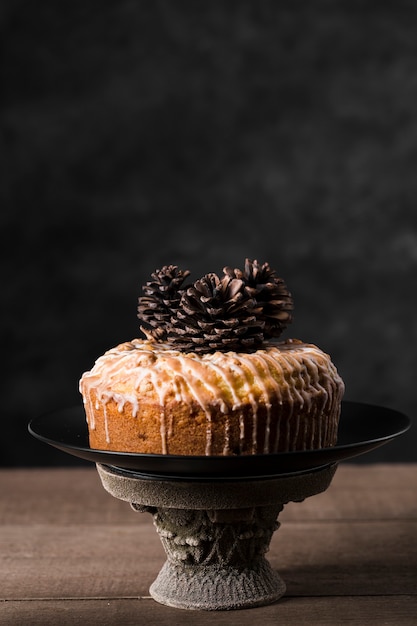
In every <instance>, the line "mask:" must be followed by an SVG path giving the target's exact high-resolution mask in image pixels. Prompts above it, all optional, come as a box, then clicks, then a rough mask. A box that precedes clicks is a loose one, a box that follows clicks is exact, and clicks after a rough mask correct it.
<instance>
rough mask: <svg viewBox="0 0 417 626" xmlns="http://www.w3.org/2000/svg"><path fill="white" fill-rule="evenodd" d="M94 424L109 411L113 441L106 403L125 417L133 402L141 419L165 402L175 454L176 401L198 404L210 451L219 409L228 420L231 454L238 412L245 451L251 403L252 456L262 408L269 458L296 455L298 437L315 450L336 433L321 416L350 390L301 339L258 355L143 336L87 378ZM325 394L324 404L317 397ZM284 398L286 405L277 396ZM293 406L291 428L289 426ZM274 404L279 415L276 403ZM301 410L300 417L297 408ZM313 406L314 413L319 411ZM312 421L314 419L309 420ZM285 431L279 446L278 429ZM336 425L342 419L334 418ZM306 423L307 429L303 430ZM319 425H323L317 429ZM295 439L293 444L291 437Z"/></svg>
mask: <svg viewBox="0 0 417 626" xmlns="http://www.w3.org/2000/svg"><path fill="white" fill-rule="evenodd" d="M80 391H81V393H82V395H83V400H84V405H85V411H86V416H87V421H88V424H89V427H90V428H91V429H94V428H96V419H95V410H94V407H95V408H96V410H99V409H100V408H101V407H102V408H103V415H104V427H105V435H106V441H107V442H108V443H110V442H111V435H110V433H109V430H108V422H107V410H106V405H107V404H108V403H109V402H110V401H113V402H115V403H116V405H117V410H118V411H119V412H123V411H124V409H125V407H126V405H128V404H129V405H130V407H131V413H132V415H133V416H134V417H138V416H140V414H141V405H142V403H145V402H146V399H147V398H154V396H155V394H156V396H157V398H158V402H159V406H160V435H161V447H162V452H163V453H167V452H168V451H169V439H170V437H171V436H172V434H173V432H174V430H175V423H174V422H173V419H172V416H170V417H169V420H168V418H167V414H166V404H167V401H168V400H171V401H173V400H175V401H176V402H181V403H184V404H185V405H186V406H187V405H190V404H191V403H192V402H194V403H197V404H198V406H199V407H200V408H201V409H202V411H203V413H204V415H205V418H206V450H205V452H206V454H207V455H209V454H211V451H212V443H213V442H212V437H213V433H212V419H213V418H212V411H213V410H214V408H215V407H218V409H219V410H220V411H221V413H223V414H224V415H225V428H224V446H223V452H224V454H229V453H231V452H232V451H231V450H230V428H231V422H230V420H231V414H232V413H234V414H235V417H234V419H238V420H239V433H240V435H239V436H240V452H242V450H243V444H244V442H245V439H246V437H245V435H246V433H245V427H246V419H245V414H244V410H247V409H245V407H247V405H248V403H249V405H250V407H251V419H252V434H251V437H252V452H254V451H256V450H257V445H258V442H257V430H258V420H259V417H260V413H259V407H262V411H265V412H266V418H265V420H266V421H265V425H264V426H265V428H264V430H265V439H264V442H263V451H264V453H267V452H273V451H277V450H278V448H279V449H282V443H283V438H284V440H285V449H287V450H289V449H292V447H293V446H294V444H295V441H296V440H297V438H298V437H302V438H303V440H304V441H305V442H306V446H307V447H317V445H321V442H322V441H327V440H329V438H331V437H332V436H334V434H335V433H334V428H335V424H333V425H332V426H331V427H330V428H331V430H329V431H328V432H321V420H320V419H319V414H320V413H321V412H323V411H325V412H326V413H329V414H333V413H336V412H337V410H338V406H339V405H340V401H341V398H342V395H343V391H344V385H343V382H342V380H341V378H340V376H339V375H338V374H337V371H336V368H335V367H334V365H333V364H332V362H331V360H330V357H329V356H328V355H327V354H325V353H324V352H322V351H321V350H320V349H319V348H317V347H316V346H313V345H311V344H304V343H301V342H298V341H288V342H283V343H278V344H270V345H267V346H266V347H264V348H263V349H261V350H258V351H257V352H254V353H235V352H228V353H221V352H215V353H209V354H204V355H203V356H198V355H196V354H193V353H191V354H185V353H181V352H179V351H177V350H173V349H171V348H170V347H169V346H167V345H165V344H159V343H154V342H152V341H149V340H141V339H135V340H133V341H132V342H127V343H124V344H121V345H120V346H117V347H115V348H113V349H111V350H109V351H108V352H106V353H105V354H104V355H103V356H101V357H99V358H98V359H97V361H96V363H95V365H94V367H93V368H92V369H91V371H89V372H85V373H84V374H83V376H82V378H81V380H80ZM316 395H320V398H322V401H321V403H320V405H319V406H318V407H316V404H317V403H312V398H313V397H314V396H316ZM274 398H275V399H276V403H277V405H278V408H277V407H276V406H275V404H276V403H274V402H273V399H274ZM284 404H285V419H286V429H285V433H283V429H282V426H283V424H281V421H282V411H283V410H284V409H282V411H281V409H280V408H279V407H283V406H284ZM272 405H274V407H275V408H274V414H273V413H272V408H271V406H272ZM295 406H296V407H297V411H296V412H295V413H294V407H295ZM313 407H316V408H314V410H313ZM305 416H308V419H302V420H301V417H305ZM272 420H273V421H274V429H275V432H276V433H277V434H276V436H275V438H274V441H271V426H272ZM333 422H335V420H333ZM300 423H303V424H304V432H303V433H300V432H299V431H300ZM316 426H318V427H317V428H316ZM290 437H291V439H290Z"/></svg>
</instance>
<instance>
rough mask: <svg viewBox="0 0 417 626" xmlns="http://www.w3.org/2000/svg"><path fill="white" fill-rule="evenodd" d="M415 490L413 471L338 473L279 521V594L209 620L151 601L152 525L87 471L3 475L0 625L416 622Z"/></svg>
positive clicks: (156, 551)
mask: <svg viewBox="0 0 417 626" xmlns="http://www.w3.org/2000/svg"><path fill="white" fill-rule="evenodd" d="M416 493H417V468H416V466H415V465H372V466H355V465H349V464H346V465H343V466H341V467H339V468H338V470H337V472H336V475H335V477H334V479H333V483H332V485H331V486H330V488H329V489H328V490H327V491H326V492H325V493H323V494H320V495H318V496H314V497H312V498H309V499H307V500H306V501H304V502H302V503H290V504H288V505H287V506H286V508H285V509H284V511H283V512H282V514H281V515H280V518H279V519H280V521H281V522H282V524H281V528H280V529H279V530H278V531H277V532H276V533H275V534H274V537H273V539H272V542H271V549H270V552H269V554H268V558H269V560H270V562H271V564H272V566H273V567H274V569H276V570H278V571H279V572H280V574H281V576H282V577H283V578H284V580H285V581H286V584H287V594H286V596H285V597H284V598H283V599H282V600H281V601H280V602H278V603H277V604H275V605H271V606H268V607H262V608H258V609H252V610H250V611H246V610H245V611H238V612H230V613H216V614H215V615H214V614H211V613H198V614H196V613H194V612H184V611H178V610H175V609H170V608H168V607H163V606H160V605H158V604H156V603H155V602H154V601H153V600H152V599H151V598H150V597H149V591H148V589H149V585H150V584H151V583H152V582H153V580H154V578H155V577H156V575H157V573H158V572H159V569H160V568H161V566H162V564H163V562H164V561H165V553H164V551H163V549H162V546H161V543H160V541H159V537H158V535H157V533H156V531H155V529H154V526H153V523H152V518H151V516H150V515H149V514H143V513H136V512H134V511H133V510H132V509H131V508H130V507H129V505H128V504H127V503H124V502H121V501H118V500H116V499H114V498H113V497H111V496H110V495H109V494H107V493H106V492H105V491H104V489H103V488H102V486H101V484H100V481H99V479H98V476H97V472H96V470H95V468H87V469H85V468H74V469H68V468H67V469H18V470H2V471H0V624H5V625H6V624H7V626H9V625H12V624H19V625H21V624H25V623H29V621H28V620H29V616H30V623H31V624H33V625H36V624H42V625H44V626H47V625H48V624H56V623H58V622H57V621H56V620H57V619H58V616H59V623H60V624H64V625H65V624H68V625H70V624H78V623H85V624H88V625H89V624H95V623H97V624H100V626H105V625H106V624H117V625H118V626H123V625H124V624H140V623H146V624H152V623H155V624H156V623H158V624H165V623H168V622H169V623H170V624H175V623H181V624H187V623H198V624H208V623H213V624H214V623H216V624H235V623H238V622H239V623H241V624H245V623H248V624H249V623H251V624H252V623H253V619H254V617H255V615H256V619H258V618H259V619H260V620H261V622H262V623H264V624H273V623H274V624H276V623H277V622H278V621H279V623H280V624H286V623H288V624H307V623H308V624H312V625H314V624H332V625H335V624H338V623H341V622H343V621H349V623H353V624H381V623H385V624H395V625H396V626H397V625H398V624H414V623H415V617H414V616H415V614H416V611H417V504H416ZM179 616H180V617H181V621H180V622H178V621H176V620H179ZM382 620H383V621H382Z"/></svg>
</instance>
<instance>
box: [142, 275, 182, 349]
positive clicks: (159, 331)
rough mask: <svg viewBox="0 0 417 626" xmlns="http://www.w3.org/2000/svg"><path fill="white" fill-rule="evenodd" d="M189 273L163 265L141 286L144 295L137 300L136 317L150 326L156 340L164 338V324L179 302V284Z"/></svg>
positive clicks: (167, 322)
mask: <svg viewBox="0 0 417 626" xmlns="http://www.w3.org/2000/svg"><path fill="white" fill-rule="evenodd" d="M189 274H190V272H189V271H188V270H185V271H182V270H180V269H178V267H177V266H176V265H165V266H164V267H163V268H162V269H161V270H156V271H155V272H153V273H152V274H151V277H152V279H153V280H151V281H148V282H147V283H146V285H145V286H144V287H143V288H142V289H143V292H144V294H145V295H144V296H141V297H140V298H139V301H138V317H139V319H140V320H142V321H143V322H145V323H146V324H149V325H150V326H151V327H152V329H151V331H150V333H149V334H150V335H151V336H152V337H153V338H154V339H156V340H157V341H163V340H164V339H165V338H166V324H169V320H170V318H171V315H172V311H173V310H175V309H176V308H177V307H178V305H179V303H180V300H181V286H182V284H183V282H184V280H185V279H186V278H187V276H189Z"/></svg>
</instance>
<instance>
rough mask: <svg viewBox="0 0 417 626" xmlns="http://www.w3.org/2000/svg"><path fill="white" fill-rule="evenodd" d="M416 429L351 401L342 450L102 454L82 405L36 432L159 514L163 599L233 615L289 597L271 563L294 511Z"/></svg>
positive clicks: (35, 427)
mask: <svg viewBox="0 0 417 626" xmlns="http://www.w3.org/2000/svg"><path fill="white" fill-rule="evenodd" d="M409 427H410V420H409V419H408V418H407V417H406V416H404V415H403V414H401V413H398V412H397V411H393V410H391V409H385V408H382V407H375V406H372V405H363V404H359V403H348V402H344V403H342V416H341V420H340V428H339V439H338V445H337V446H334V447H333V448H325V449H322V450H312V451H305V452H288V453H282V454H269V455H254V456H250V457H180V456H167V455H140V454H132V453H118V452H105V451H100V450H93V449H91V448H90V447H89V445H88V433H87V428H86V424H85V417H84V411H83V408H82V407H76V408H72V409H65V410H63V411H60V412H58V413H54V414H48V415H44V416H41V417H40V418H37V419H35V420H33V421H32V422H31V423H30V425H29V431H30V432H31V433H32V434H33V435H34V436H35V437H37V438H38V439H40V440H41V441H43V442H45V443H48V444H50V445H53V446H55V447H57V448H59V449H61V450H64V451H65V452H69V453H70V454H73V455H76V456H79V457H81V458H84V459H87V460H90V461H93V462H94V463H95V464H96V467H97V471H98V474H99V476H100V479H101V482H102V484H103V487H104V489H105V490H106V491H107V492H109V493H110V494H111V495H112V496H114V497H115V498H118V499H120V500H123V501H126V502H128V503H130V505H131V507H132V508H133V509H134V511H137V512H142V513H145V512H146V513H150V514H151V515H152V516H153V521H154V525H155V528H156V531H157V533H158V535H159V537H160V539H161V542H162V545H163V547H164V549H165V552H166V556H167V559H166V562H165V564H164V565H163V567H162V569H161V571H160V572H159V574H158V576H157V578H156V580H155V581H154V582H153V583H152V585H151V587H150V594H151V596H152V597H153V598H154V599H155V600H156V601H157V602H160V603H162V604H165V605H168V606H172V607H176V608H181V609H205V610H229V609H242V608H249V607H256V606H261V605H265V604H270V603H272V602H275V601H276V600H278V599H279V598H280V597H281V596H282V595H283V594H284V593H285V583H284V581H283V580H282V578H281V577H280V575H279V574H278V573H277V572H276V571H275V570H273V569H272V567H271V565H270V564H269V562H268V560H267V559H266V557H265V554H266V553H267V552H268V549H269V545H270V541H271V538H272V535H273V533H274V532H275V531H276V530H277V529H278V528H279V522H278V516H279V514H280V512H281V511H282V509H283V508H284V506H285V504H287V503H288V502H302V501H303V500H304V499H306V498H308V497H310V496H314V495H316V494H318V493H320V492H323V491H325V490H326V489H327V488H328V487H329V485H330V483H331V480H332V478H333V476H334V473H335V471H336V469H337V465H338V463H339V462H340V461H343V460H345V459H348V458H351V457H354V456H357V455H359V454H363V453H365V452H367V451H369V450H372V449H374V448H376V447H378V446H381V445H383V444H385V443H388V442H389V441H391V440H392V439H394V438H395V437H398V436H399V435H401V434H403V433H404V432H406V431H407V430H408V428H409ZM371 433H372V434H373V436H372V437H371V436H370V435H371Z"/></svg>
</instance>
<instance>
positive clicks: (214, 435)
mask: <svg viewBox="0 0 417 626" xmlns="http://www.w3.org/2000/svg"><path fill="white" fill-rule="evenodd" d="M189 274H190V273H189V271H182V270H180V269H179V268H178V267H177V266H174V265H169V266H165V267H163V268H162V269H161V270H157V271H156V272H154V273H153V274H152V276H151V278H152V280H150V281H149V282H148V283H147V284H146V285H145V286H144V288H143V295H142V296H141V297H139V306H138V316H139V318H140V320H141V322H142V325H141V331H142V332H143V334H144V337H143V338H138V339H133V340H132V341H128V342H126V343H122V344H120V345H118V346H116V347H114V348H112V349H110V350H108V351H107V352H105V353H104V354H103V355H102V356H100V357H99V358H98V359H97V361H96V362H95V364H94V366H93V367H92V369H91V370H90V371H88V372H85V373H84V374H83V375H82V377H81V380H80V392H81V394H82V396H83V401H84V407H85V413H86V419H87V424H88V432H89V441H90V447H92V448H95V449H100V450H112V451H120V452H134V453H142V454H173V455H193V456H194V455H210V456H211V455H245V454H246V455H247V454H269V453H275V452H286V451H292V450H308V449H316V448H323V447H328V446H332V445H334V444H335V443H336V441H337V431H338V422H339V416H340V408H341V400H342V396H343V393H344V384H343V381H342V379H341V377H340V375H339V374H338V372H337V369H336V367H335V365H334V364H333V363H332V361H331V359H330V357H329V355H328V354H326V353H325V352H323V351H322V350H321V349H320V348H318V347H317V346H315V345H313V344H311V343H304V342H302V341H300V340H298V339H287V340H285V341H282V340H279V341H278V340H277V338H278V337H280V335H281V333H282V331H283V330H284V329H285V328H286V326H287V325H288V323H289V322H290V321H291V319H292V309H293V301H292V297H291V294H290V293H289V291H288V289H287V287H286V285H285V283H284V281H283V280H282V279H281V278H279V277H278V276H277V274H276V272H275V271H274V270H272V269H271V268H270V266H269V264H268V263H263V264H260V263H258V262H257V261H250V260H249V259H247V260H246V261H245V267H244V270H239V269H232V268H230V267H225V268H224V270H223V277H221V278H220V277H219V276H218V275H217V274H214V273H211V274H207V275H205V276H203V277H202V278H201V279H199V280H197V281H195V282H194V283H189V284H187V283H186V281H187V278H188V276H189ZM184 283H185V284H184Z"/></svg>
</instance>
